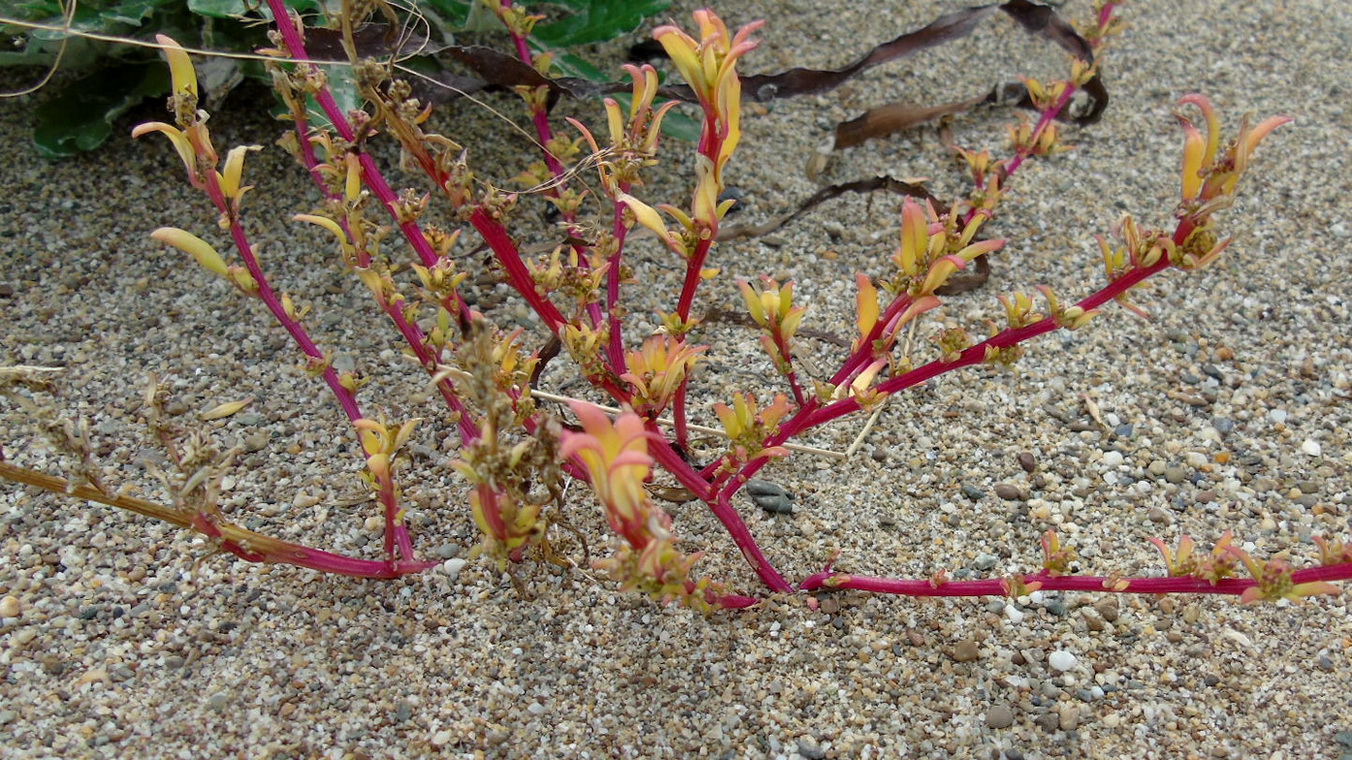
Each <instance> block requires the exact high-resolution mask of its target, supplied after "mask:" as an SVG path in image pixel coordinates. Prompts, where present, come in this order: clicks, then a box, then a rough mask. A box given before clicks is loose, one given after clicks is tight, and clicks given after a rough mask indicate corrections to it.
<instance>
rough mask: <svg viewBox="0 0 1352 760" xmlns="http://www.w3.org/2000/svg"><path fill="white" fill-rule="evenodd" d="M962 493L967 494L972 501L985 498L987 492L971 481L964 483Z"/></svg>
mask: <svg viewBox="0 0 1352 760" xmlns="http://www.w3.org/2000/svg"><path fill="white" fill-rule="evenodd" d="M962 495H963V496H966V497H967V498H968V499H971V500H972V501H981V499H983V498H985V496H986V492H985V491H983V490H981V489H980V488H977V487H976V486H974V485H971V484H970V483H963V484H962Z"/></svg>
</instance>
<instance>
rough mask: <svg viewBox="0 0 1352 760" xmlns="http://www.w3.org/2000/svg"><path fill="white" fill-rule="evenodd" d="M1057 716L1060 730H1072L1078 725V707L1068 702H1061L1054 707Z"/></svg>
mask: <svg viewBox="0 0 1352 760" xmlns="http://www.w3.org/2000/svg"><path fill="white" fill-rule="evenodd" d="M1056 712H1057V718H1059V719H1060V720H1059V722H1060V723H1061V730H1062V731H1074V730H1075V729H1076V728H1078V727H1079V725H1080V708H1078V707H1076V706H1075V705H1072V704H1069V703H1062V704H1061V705H1060V706H1059V707H1057V708H1056Z"/></svg>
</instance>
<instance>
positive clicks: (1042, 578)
mask: <svg viewBox="0 0 1352 760" xmlns="http://www.w3.org/2000/svg"><path fill="white" fill-rule="evenodd" d="M1348 579H1352V563H1343V564H1339V565H1327V566H1323V567H1312V568H1306V569H1304V570H1297V571H1295V572H1294V573H1292V574H1291V582H1292V583H1293V584H1301V583H1309V582H1314V581H1339V580H1348ZM1020 580H1022V581H1023V582H1024V583H1025V584H1026V585H1030V586H1031V585H1032V584H1039V585H1037V586H1036V589H1037V590H1038V591H1093V592H1099V593H1122V594H1225V595H1231V596H1238V595H1240V594H1242V593H1244V592H1245V591H1246V590H1248V589H1250V588H1253V587H1254V586H1257V585H1258V582H1257V581H1255V580H1253V579H1252V578H1227V579H1225V580H1221V581H1218V582H1216V583H1212V582H1211V581H1208V580H1205V579H1202V578H1194V577H1191V576H1176V577H1169V578H1119V577H1114V576H1089V575H1061V576H1057V577H1052V576H1051V575H1049V574H1047V573H1045V572H1044V573H1035V574H1032V575H1024V576H1022V577H1021V578H1020ZM845 588H848V589H855V590H858V591H872V592H876V593H881V594H897V595H901V596H1008V595H1009V585H1008V582H1007V580H1005V579H1000V578H989V579H984V580H978V581H945V582H943V583H937V584H936V583H935V582H934V581H932V580H930V579H923V580H904V579H898V578H879V577H876V576H871V575H851V574H848V573H838V572H831V571H825V572H820V573H816V574H813V575H810V576H808V577H807V578H806V579H804V580H803V582H802V583H800V584H798V589H799V590H800V591H816V590H818V589H845Z"/></svg>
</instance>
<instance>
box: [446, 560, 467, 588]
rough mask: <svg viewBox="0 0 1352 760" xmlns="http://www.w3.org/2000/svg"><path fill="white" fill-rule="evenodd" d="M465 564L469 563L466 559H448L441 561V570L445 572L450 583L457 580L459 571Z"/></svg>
mask: <svg viewBox="0 0 1352 760" xmlns="http://www.w3.org/2000/svg"><path fill="white" fill-rule="evenodd" d="M467 564H469V562H468V560H465V559H462V558H460V557H455V558H452V559H448V560H446V561H445V562H443V563H441V572H443V573H445V574H446V577H447V578H449V579H450V581H451V582H452V583H454V582H455V581H457V580H459V578H460V571H461V570H463V569H465V565H467Z"/></svg>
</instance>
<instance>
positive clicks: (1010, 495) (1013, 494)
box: [995, 483, 1023, 501]
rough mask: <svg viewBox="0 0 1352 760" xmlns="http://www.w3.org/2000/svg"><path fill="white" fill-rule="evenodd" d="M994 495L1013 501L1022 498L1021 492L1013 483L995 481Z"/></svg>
mask: <svg viewBox="0 0 1352 760" xmlns="http://www.w3.org/2000/svg"><path fill="white" fill-rule="evenodd" d="M995 495H996V496H999V497H1000V498H1001V499H1004V500H1005V501H1015V500H1018V499H1022V498H1023V492H1022V491H1020V490H1019V487H1018V486H1016V485H1014V484H1013V483H996V484H995Z"/></svg>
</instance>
